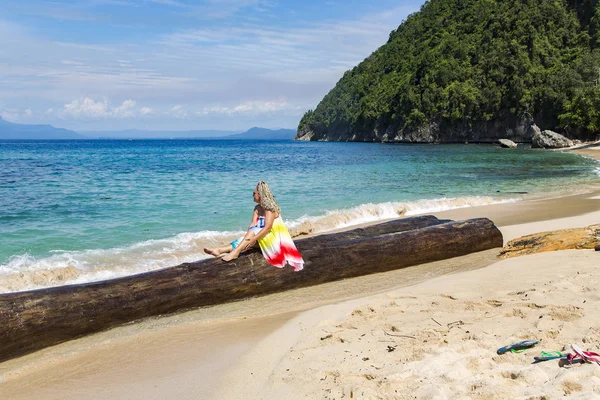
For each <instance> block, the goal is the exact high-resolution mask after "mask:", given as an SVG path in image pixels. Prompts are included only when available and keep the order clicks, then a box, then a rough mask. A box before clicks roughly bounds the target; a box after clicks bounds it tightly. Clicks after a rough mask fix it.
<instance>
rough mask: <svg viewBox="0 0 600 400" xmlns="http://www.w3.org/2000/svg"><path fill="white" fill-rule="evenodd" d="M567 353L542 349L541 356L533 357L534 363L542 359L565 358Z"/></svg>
mask: <svg viewBox="0 0 600 400" xmlns="http://www.w3.org/2000/svg"><path fill="white" fill-rule="evenodd" d="M567 356H568V354H562V353H561V352H560V351H550V352H547V351H542V355H541V357H533V360H534V361H533V362H534V363H539V362H542V361H550V360H557V359H565V360H566V359H567Z"/></svg>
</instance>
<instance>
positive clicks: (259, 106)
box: [196, 99, 304, 116]
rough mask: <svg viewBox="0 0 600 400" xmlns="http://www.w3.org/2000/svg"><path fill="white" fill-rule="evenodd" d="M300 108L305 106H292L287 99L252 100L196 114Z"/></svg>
mask: <svg viewBox="0 0 600 400" xmlns="http://www.w3.org/2000/svg"><path fill="white" fill-rule="evenodd" d="M300 109H304V107H298V106H292V105H290V104H289V103H288V101H287V100H286V99H278V100H271V101H263V100H250V101H246V102H244V103H241V104H238V105H236V106H233V107H223V106H215V107H205V108H204V109H203V110H202V111H199V112H197V113H196V115H199V116H207V115H241V114H248V115H257V114H267V113H272V112H279V111H290V110H292V111H297V110H300Z"/></svg>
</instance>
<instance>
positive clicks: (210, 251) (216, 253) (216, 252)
mask: <svg viewBox="0 0 600 400" xmlns="http://www.w3.org/2000/svg"><path fill="white" fill-rule="evenodd" d="M204 252H205V253H206V254H210V255H212V256H215V257H219V256H220V255H221V253H220V252H219V250H218V249H209V248H208V247H205V248H204Z"/></svg>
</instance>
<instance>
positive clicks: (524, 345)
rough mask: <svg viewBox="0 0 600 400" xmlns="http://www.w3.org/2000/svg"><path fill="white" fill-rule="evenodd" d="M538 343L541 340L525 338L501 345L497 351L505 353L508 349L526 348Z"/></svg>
mask: <svg viewBox="0 0 600 400" xmlns="http://www.w3.org/2000/svg"><path fill="white" fill-rule="evenodd" d="M538 343H539V342H538V341H537V340H523V341H522V342H518V343H513V344H511V345H509V346H504V347H500V348H499V349H498V350H496V353H498V354H504V353H506V352H507V351H518V350H525V349H528V348H530V347H533V346H535V345H536V344H538Z"/></svg>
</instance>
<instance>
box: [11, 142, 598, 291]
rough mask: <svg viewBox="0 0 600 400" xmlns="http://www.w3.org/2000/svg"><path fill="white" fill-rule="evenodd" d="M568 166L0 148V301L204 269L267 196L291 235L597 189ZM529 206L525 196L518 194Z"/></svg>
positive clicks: (549, 157)
mask: <svg viewBox="0 0 600 400" xmlns="http://www.w3.org/2000/svg"><path fill="white" fill-rule="evenodd" d="M599 166H600V164H598V163H597V162H596V161H594V160H590V159H587V158H584V157H580V156H577V155H573V154H567V153H561V152H552V151H543V150H534V149H531V148H528V147H519V148H518V149H516V150H508V149H500V148H496V147H494V146H488V145H385V144H374V143H314V142H293V141H244V140H237V141H233V140H131V141H128V140H78V141H0V227H1V229H0V232H1V240H0V292H11V291H19V290H26V289H32V288H39V287H46V286H55V285H64V284H68V283H78V282H88V281H94V280H99V279H107V278H112V277H117V276H123V275H129V274H134V273H138V272H142V271H148V270H153V269H157V268H163V267H167V266H172V265H176V264H179V263H181V262H187V261H194V260H198V259H201V258H204V257H206V256H205V255H204V254H203V252H202V248H203V247H204V246H206V245H212V244H215V243H221V242H225V241H228V240H230V239H232V238H234V237H235V236H237V235H238V234H240V233H241V232H242V231H243V230H244V229H245V228H246V227H247V225H248V223H249V219H250V216H251V213H252V208H253V206H254V203H253V201H252V191H253V189H254V186H255V185H256V182H257V181H260V180H265V181H267V182H269V184H270V185H271V188H272V190H273V192H274V194H275V196H276V199H277V201H278V202H279V204H280V206H281V208H282V215H283V218H284V220H285V221H286V222H287V224H288V226H289V227H291V228H292V229H291V230H292V231H300V230H302V231H312V232H324V231H328V230H331V229H335V228H337V227H340V226H345V225H352V224H356V223H361V222H367V221H376V220H380V219H387V218H391V217H395V216H398V215H402V214H405V215H410V214H417V213H422V212H430V211H436V210H443V209H451V208H458V207H469V206H475V205H483V204H491V203H498V202H512V201H518V200H520V199H524V198H528V197H533V196H540V195H544V196H548V195H552V194H557V195H559V194H565V193H568V192H569V191H570V190H573V188H575V187H586V185H590V186H591V185H597V184H598V183H600V168H599ZM523 192H526V193H523Z"/></svg>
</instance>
